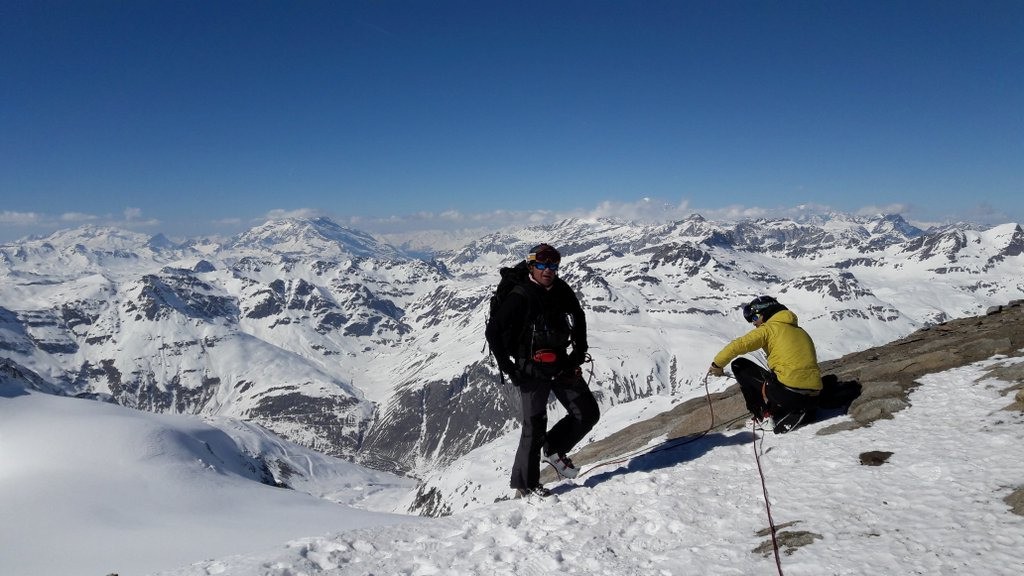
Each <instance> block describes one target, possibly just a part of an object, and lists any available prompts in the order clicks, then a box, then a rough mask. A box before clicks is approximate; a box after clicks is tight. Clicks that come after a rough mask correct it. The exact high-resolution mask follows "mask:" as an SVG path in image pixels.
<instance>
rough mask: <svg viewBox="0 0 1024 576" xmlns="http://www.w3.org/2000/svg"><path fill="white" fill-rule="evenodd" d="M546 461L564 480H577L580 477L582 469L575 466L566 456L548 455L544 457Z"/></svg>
mask: <svg viewBox="0 0 1024 576" xmlns="http://www.w3.org/2000/svg"><path fill="white" fill-rule="evenodd" d="M544 460H546V461H547V463H548V464H551V467H552V468H554V469H555V472H557V473H558V475H559V476H562V477H563V478H575V477H577V476H579V475H580V469H579V468H577V467H576V466H575V465H573V463H572V460H569V457H568V456H566V455H565V454H560V453H558V452H555V453H554V454H548V455H547V456H545V457H544Z"/></svg>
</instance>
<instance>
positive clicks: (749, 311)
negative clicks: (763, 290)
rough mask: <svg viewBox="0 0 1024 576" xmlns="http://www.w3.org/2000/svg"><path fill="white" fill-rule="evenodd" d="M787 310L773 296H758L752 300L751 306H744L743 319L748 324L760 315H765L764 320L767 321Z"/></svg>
mask: <svg viewBox="0 0 1024 576" xmlns="http://www.w3.org/2000/svg"><path fill="white" fill-rule="evenodd" d="M785 309H786V307H785V306H783V305H782V304H779V301H778V300H776V299H775V298H772V297H771V296H758V297H757V298H754V299H753V300H751V301H750V303H749V304H744V305H743V319H744V320H746V321H747V322H753V321H754V320H755V319H756V318H757V316H758V314H764V315H765V316H764V320H767V319H768V316H771V315H772V314H774V313H775V312H778V311H779V310H785Z"/></svg>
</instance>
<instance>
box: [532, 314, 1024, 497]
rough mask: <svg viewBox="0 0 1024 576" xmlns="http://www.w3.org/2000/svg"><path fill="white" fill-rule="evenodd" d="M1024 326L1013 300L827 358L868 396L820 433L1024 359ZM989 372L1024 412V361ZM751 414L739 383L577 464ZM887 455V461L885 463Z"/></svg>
mask: <svg viewBox="0 0 1024 576" xmlns="http://www.w3.org/2000/svg"><path fill="white" fill-rule="evenodd" d="M1022 324H1024V300H1014V301H1012V302H1010V303H1008V304H1007V305H1005V306H995V307H992V308H990V309H989V310H988V312H987V313H986V314H985V315H983V316H974V317H969V318H959V319H956V320H950V321H948V322H943V323H941V324H938V325H935V326H929V327H926V328H922V329H920V330H918V331H916V332H914V333H913V334H910V335H908V336H906V337H904V338H900V339H898V340H895V341H892V342H889V343H888V344H884V345H881V346H875V347H872V348H868V349H866V350H863V351H860V352H854V353H851V354H847V355H845V356H843V357H841V358H837V359H834V360H830V361H826V362H822V363H821V369H822V374H833V375H835V376H837V377H838V378H839V380H840V381H855V382H858V383H860V385H861V393H860V395H859V396H858V397H857V398H856V399H855V400H853V401H852V402H850V403H849V404H847V405H845V406H842V407H841V408H840V409H837V410H820V411H819V415H818V417H819V420H821V419H828V418H832V417H834V416H836V415H838V414H849V416H850V419H849V420H844V421H843V422H839V423H836V424H833V425H831V426H826V427H824V428H822V429H820V430H819V431H818V434H822V435H828V434H835V433H841V432H847V431H850V430H855V429H857V428H860V427H863V426H870V425H871V424H872V423H873V422H875V421H877V420H879V419H883V418H892V416H893V414H894V413H896V412H898V411H900V410H903V409H904V408H906V407H907V406H909V405H910V402H911V400H910V397H909V394H910V392H911V390H913V389H914V388H916V387H918V386H920V385H921V384H920V383H919V382H918V381H917V379H918V378H920V377H921V376H923V375H925V374H933V373H937V372H942V371H944V370H949V369H951V368H956V367H960V366H965V365H968V364H971V363H973V362H977V361H980V360H985V359H988V358H992V357H997V356H1004V357H1013V358H1019V357H1024V330H1021V328H1020V327H1021V325H1022ZM989 373H990V375H991V377H992V378H997V379H999V380H1001V381H1005V382H1010V383H1011V385H1010V386H1008V387H1006V388H1005V389H1003V390H1002V391H1001V393H1002V394H1003V395H1004V396H1006V397H1007V405H1006V407H1005V410H1014V411H1018V412H1024V365H1021V364H1016V365H1001V366H997V367H995V368H993V369H991V370H990V372H989ZM712 413H713V415H714V419H713V422H712V418H711V414H712ZM747 418H749V413H748V412H747V410H746V407H745V406H744V403H743V397H742V394H741V393H740V390H739V386H738V385H736V384H734V385H732V386H730V387H728V388H727V389H725V390H724V391H722V392H719V393H713V394H709V395H707V397H698V398H693V399H691V400H689V401H686V402H683V403H681V404H679V405H678V406H676V407H674V408H672V409H671V410H668V411H666V412H663V413H661V414H658V415H657V416H654V417H652V418H650V419H648V420H645V421H642V422H638V423H635V424H632V425H630V426H628V427H626V428H624V429H623V430H621V431H619V432H617V433H616V434H613V435H611V436H609V437H607V438H604V439H602V440H600V441H597V442H594V443H592V444H589V445H587V446H585V447H583V448H582V449H580V450H579V451H578V452H577V453H575V454H573V461H574V462H575V463H576V464H578V465H580V466H581V467H582V468H583V469H587V468H593V467H594V466H598V465H600V464H601V463H602V462H608V461H616V460H618V459H620V458H622V457H624V455H630V454H635V453H638V452H644V451H646V450H647V449H645V447H646V446H647V445H648V444H649V443H650V442H651V441H653V440H655V439H657V438H665V440H664V443H663V445H664V446H672V445H674V444H677V443H680V442H685V441H686V440H687V439H688V438H693V437H698V436H700V435H703V434H706V433H709V432H714V431H716V430H724V429H728V428H736V427H739V426H743V425H744V424H745V422H746V420H747ZM653 449H654V450H656V449H658V447H655V448H653ZM851 456H852V455H851ZM886 457H887V456H886ZM861 459H862V463H865V464H868V463H867V462H865V459H867V460H871V455H870V454H868V455H866V456H865V455H861ZM884 460H885V458H882V462H884ZM872 465H877V464H872ZM554 480H556V478H555V476H554V474H553V472H552V471H551V470H550V469H549V468H548V469H545V470H544V472H543V475H542V481H544V482H551V481H554ZM1006 503H1007V504H1008V505H1009V506H1010V507H1011V508H1012V510H1013V512H1014V513H1016V514H1019V515H1024V486H1020V487H1017V488H1016V490H1015V491H1014V492H1013V493H1012V494H1011V495H1010V496H1009V497H1007V498H1006Z"/></svg>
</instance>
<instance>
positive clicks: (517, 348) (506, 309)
mask: <svg viewBox="0 0 1024 576" xmlns="http://www.w3.org/2000/svg"><path fill="white" fill-rule="evenodd" d="M561 259H562V257H561V254H559V253H558V250H555V249H554V248H553V247H551V246H549V245H547V244H540V245H538V246H535V247H534V248H533V249H531V250H530V253H529V255H527V257H526V261H525V262H521V263H520V264H519V265H517V266H516V267H515V268H511V269H509V268H506V269H503V270H502V274H503V276H509V275H511V276H512V277H513V278H515V280H516V286H515V288H514V289H513V290H512V291H511V292H510V293H509V294H508V295H507V296H506V297H505V300H504V302H502V304H501V306H500V307H499V308H498V309H497V310H496V311H495V312H494V315H493V317H492V318H491V319H490V321H489V322H488V324H487V332H486V337H487V343H488V344H489V345H490V347H491V351H492V352H493V353H494V356H495V358H496V359H497V361H498V368H499V369H501V371H502V372H504V373H506V374H508V375H509V378H510V379H511V380H512V383H513V384H514V385H515V386H516V388H517V389H518V391H519V394H520V398H521V400H522V407H523V412H522V417H521V423H522V427H523V428H522V435H521V436H520V438H519V449H518V450H517V451H516V459H515V462H514V464H513V466H512V479H511V482H510V485H511V487H512V488H514V489H515V490H517V491H518V494H519V495H520V496H524V495H527V494H531V493H532V494H539V495H542V496H547V495H549V494H550V492H549V491H548V490H547V489H546V488H544V487H543V486H541V484H540V457H541V450H543V452H544V459H545V460H546V461H547V462H548V463H549V464H551V465H552V467H554V468H555V471H556V472H558V473H559V474H560V475H562V476H565V477H568V478H575V477H576V475H577V474H579V469H578V468H576V466H574V465H573V463H572V461H571V460H570V459H569V458H568V457H567V456H566V453H567V452H569V451H570V450H572V448H573V447H574V446H576V444H577V443H578V442H579V441H580V440H582V439H583V437H584V436H585V435H586V434H587V432H589V431H590V429H591V428H593V427H594V424H596V423H597V421H598V419H599V418H600V409H599V407H598V405H597V400H595V399H594V395H593V394H592V393H591V392H590V389H589V388H588V387H587V382H586V380H584V379H583V375H582V370H581V369H580V366H581V365H582V364H583V362H584V361H585V359H586V357H587V321H586V318H585V317H584V314H583V308H582V307H581V306H580V301H579V299H578V298H577V297H576V294H575V292H573V290H572V288H570V287H569V285H568V284H566V283H565V281H564V280H562V279H561V278H558V276H557V272H558V266H559V263H560V262H561ZM570 345H571V347H572V352H569V347H570ZM552 392H553V393H554V394H555V398H556V399H557V400H558V401H559V402H560V403H561V404H562V406H563V407H564V408H565V410H566V412H567V414H566V415H565V417H563V418H562V419H561V420H559V421H558V422H557V423H555V425H554V426H553V427H552V428H551V430H547V422H548V416H547V404H548V395H549V394H550V393H552Z"/></svg>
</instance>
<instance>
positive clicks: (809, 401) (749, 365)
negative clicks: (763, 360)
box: [731, 358, 818, 419]
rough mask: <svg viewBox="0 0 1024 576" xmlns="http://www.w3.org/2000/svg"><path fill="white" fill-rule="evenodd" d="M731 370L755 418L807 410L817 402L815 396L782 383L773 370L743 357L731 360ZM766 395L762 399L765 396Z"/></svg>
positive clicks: (776, 416) (748, 408)
mask: <svg viewBox="0 0 1024 576" xmlns="http://www.w3.org/2000/svg"><path fill="white" fill-rule="evenodd" d="M731 366H732V374H733V376H735V377H736V382H738V383H739V385H740V391H741V392H743V399H744V400H745V401H746V403H747V410H750V413H751V414H753V415H754V416H755V417H757V418H761V417H763V416H764V415H765V413H770V414H771V415H772V416H774V417H775V418H776V419H780V418H782V417H783V416H786V415H787V414H790V413H792V412H796V411H801V410H802V411H807V410H811V409H813V408H814V407H815V406H816V405H817V401H818V399H817V397H816V396H809V395H807V394H801V393H799V392H794V391H793V390H791V389H790V388H787V387H786V386H783V385H782V384H781V383H780V382H779V379H778V378H776V377H775V373H774V372H770V371H768V370H765V369H764V368H762V367H761V366H760V365H759V364H756V363H755V362H753V361H751V360H748V359H746V358H737V359H735V360H733V361H732V364H731ZM765 395H767V396H768V401H767V402H765V398H764V396H765Z"/></svg>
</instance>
